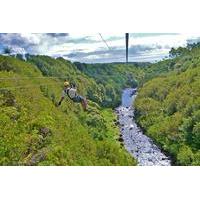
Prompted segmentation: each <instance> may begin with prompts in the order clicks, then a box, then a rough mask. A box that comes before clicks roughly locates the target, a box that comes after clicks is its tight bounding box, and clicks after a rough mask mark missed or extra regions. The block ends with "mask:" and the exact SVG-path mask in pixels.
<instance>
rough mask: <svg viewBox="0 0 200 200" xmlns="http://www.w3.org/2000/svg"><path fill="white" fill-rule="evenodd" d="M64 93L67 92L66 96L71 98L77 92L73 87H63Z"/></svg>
mask: <svg viewBox="0 0 200 200" xmlns="http://www.w3.org/2000/svg"><path fill="white" fill-rule="evenodd" d="M65 93H66V94H67V96H68V97H69V98H70V99H71V100H73V99H74V98H75V97H76V96H77V94H76V89H75V88H69V89H65Z"/></svg>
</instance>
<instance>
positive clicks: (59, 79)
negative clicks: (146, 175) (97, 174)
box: [0, 43, 200, 166]
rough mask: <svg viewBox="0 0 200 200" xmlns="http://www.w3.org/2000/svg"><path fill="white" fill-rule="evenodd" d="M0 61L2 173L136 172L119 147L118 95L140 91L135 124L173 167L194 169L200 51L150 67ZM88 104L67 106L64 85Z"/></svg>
mask: <svg viewBox="0 0 200 200" xmlns="http://www.w3.org/2000/svg"><path fill="white" fill-rule="evenodd" d="M26 59H27V60H26V61H25V60H23V59H22V57H21V56H20V55H18V56H16V57H15V58H14V57H12V56H3V55H1V56H0V83H1V84H0V122H1V123H0V130H1V131H0V165H114V166H116V165H136V164H137V161H136V160H135V159H134V158H132V157H131V156H130V155H129V154H128V152H127V151H126V149H125V148H124V146H123V144H122V143H121V142H120V141H119V134H120V132H119V129H118V127H117V117H116V115H115V113H114V108H116V107H117V106H118V105H119V104H120V102H121V92H122V89H123V88H127V87H132V88H133V87H138V94H137V98H136V102H135V116H136V120H137V122H138V124H139V125H140V127H141V128H142V129H143V130H144V133H145V134H147V135H148V136H150V137H151V138H152V139H153V140H154V141H155V143H156V144H158V145H159V146H160V147H161V148H162V149H163V151H165V152H166V153H167V154H169V155H170V156H171V157H172V159H173V164H174V165H200V95H199V94H200V44H199V43H197V44H190V45H188V46H187V47H185V48H183V47H181V48H177V49H174V48H173V49H171V51H170V58H169V59H165V60H163V61H160V62H157V63H154V64H150V63H140V64H137V63H129V64H125V63H109V64H106V63H105V64H86V63H80V62H75V63H72V62H70V61H68V60H65V59H63V58H61V57H59V58H52V57H49V56H44V55H26ZM65 79H66V80H68V81H69V82H70V83H75V84H76V85H77V88H78V92H79V93H80V94H81V95H83V96H85V97H87V99H88V101H89V106H88V111H87V112H83V110H82V108H81V106H80V105H79V104H75V103H73V102H72V101H70V100H69V99H66V100H65V102H64V103H63V104H62V106H61V107H57V106H56V104H57V102H58V101H59V99H60V97H61V92H62V88H63V81H64V80H65Z"/></svg>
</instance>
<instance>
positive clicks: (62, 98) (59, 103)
mask: <svg viewBox="0 0 200 200" xmlns="http://www.w3.org/2000/svg"><path fill="white" fill-rule="evenodd" d="M63 100H64V97H61V99H60V101H59V102H58V105H59V106H60V105H61V103H62V101H63Z"/></svg>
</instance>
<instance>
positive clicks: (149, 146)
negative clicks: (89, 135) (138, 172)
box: [116, 88, 171, 166]
mask: <svg viewBox="0 0 200 200" xmlns="http://www.w3.org/2000/svg"><path fill="white" fill-rule="evenodd" d="M136 95H137V91H136V89H132V88H127V89H124V90H123V93H122V104H121V106H119V107H118V108H116V113H117V115H118V124H119V128H120V132H121V141H123V144H124V146H125V148H126V150H127V151H128V152H129V153H130V154H131V155H132V156H133V157H134V158H135V159H136V160H137V161H138V165H139V166H170V165H171V161H170V159H169V157H167V156H166V155H165V154H164V153H162V151H161V149H160V148H158V147H157V146H156V145H155V144H154V143H153V140H152V139H151V138H149V137H147V136H146V135H144V134H143V132H142V130H141V128H140V127H139V126H138V125H137V124H136V122H135V119H134V100H135V98H136Z"/></svg>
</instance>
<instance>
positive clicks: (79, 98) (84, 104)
mask: <svg viewBox="0 0 200 200" xmlns="http://www.w3.org/2000/svg"><path fill="white" fill-rule="evenodd" d="M74 101H75V102H79V103H81V105H82V107H83V110H84V111H86V110H87V100H86V98H84V97H82V96H80V95H78V96H76V99H74Z"/></svg>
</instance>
